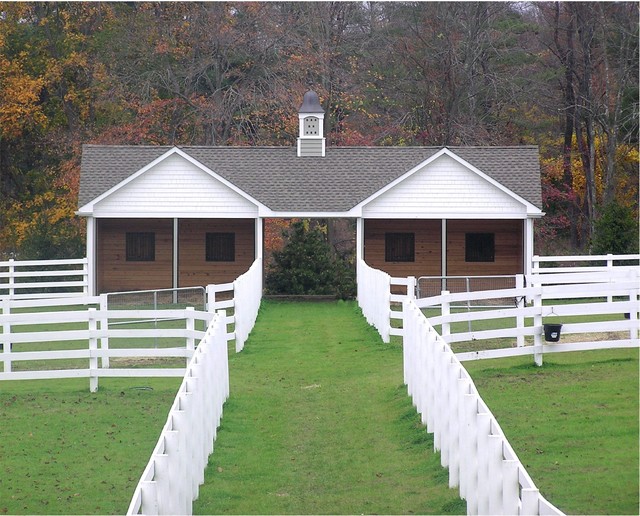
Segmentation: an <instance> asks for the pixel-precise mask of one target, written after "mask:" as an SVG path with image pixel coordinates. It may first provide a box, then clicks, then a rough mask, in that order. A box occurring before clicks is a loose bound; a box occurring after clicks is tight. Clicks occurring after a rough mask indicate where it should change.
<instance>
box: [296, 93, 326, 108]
mask: <svg viewBox="0 0 640 516" xmlns="http://www.w3.org/2000/svg"><path fill="white" fill-rule="evenodd" d="M298 112H299V113H324V109H322V106H321V105H320V99H319V98H318V94H317V93H316V92H315V91H313V90H309V91H307V92H306V93H305V94H304V97H303V99H302V105H301V106H300V109H299V110H298Z"/></svg>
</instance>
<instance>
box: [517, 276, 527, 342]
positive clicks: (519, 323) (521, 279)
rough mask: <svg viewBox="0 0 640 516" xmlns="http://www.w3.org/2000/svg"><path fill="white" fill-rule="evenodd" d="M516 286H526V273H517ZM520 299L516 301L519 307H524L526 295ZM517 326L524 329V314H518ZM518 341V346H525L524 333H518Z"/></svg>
mask: <svg viewBox="0 0 640 516" xmlns="http://www.w3.org/2000/svg"><path fill="white" fill-rule="evenodd" d="M516 288H524V275H522V274H516ZM516 299H517V300H518V301H517V303H516V307H517V308H518V309H522V308H524V306H525V302H524V299H525V297H524V296H519V297H517V298H516ZM516 328H517V329H518V330H522V329H524V316H522V315H518V316H517V317H516ZM516 342H517V345H518V347H522V346H524V335H522V334H518V336H517V337H516Z"/></svg>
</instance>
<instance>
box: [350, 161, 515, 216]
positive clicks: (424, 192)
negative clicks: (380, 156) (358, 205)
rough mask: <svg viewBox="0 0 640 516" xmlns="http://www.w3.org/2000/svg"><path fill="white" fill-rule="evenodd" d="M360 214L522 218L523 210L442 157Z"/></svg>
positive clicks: (474, 174) (508, 197)
mask: <svg viewBox="0 0 640 516" xmlns="http://www.w3.org/2000/svg"><path fill="white" fill-rule="evenodd" d="M362 214H363V216H364V217H371V218H376V217H383V218H413V217H420V218H502V217H504V218H513V217H522V218H524V217H526V207H525V206H524V205H523V204H522V203H520V202H518V201H517V200H516V199H514V198H513V197H511V196H510V195H508V194H507V193H505V192H503V191H502V190H500V189H499V188H498V187H496V186H494V185H493V184H491V183H490V182H489V181H487V180H486V179H484V178H483V177H481V176H479V175H478V174H476V173H475V172H473V171H472V170H469V169H468V168H466V167H465V166H463V165H462V164H460V163H458V162H457V161H456V160H454V159H453V158H451V157H449V156H441V157H440V158H438V159H436V160H435V161H433V162H431V163H430V164H428V165H426V166H425V167H424V168H423V169H422V170H418V171H417V172H415V173H414V174H413V175H411V176H410V177H408V178H406V179H405V180H404V181H402V182H400V183H398V184H397V185H395V186H394V187H393V188H391V189H390V190H388V191H386V192H385V193H383V194H382V195H380V196H379V197H377V198H375V199H373V200H372V201H370V202H369V203H368V204H366V205H365V206H363V209H362Z"/></svg>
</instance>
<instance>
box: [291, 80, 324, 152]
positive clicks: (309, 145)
mask: <svg viewBox="0 0 640 516" xmlns="http://www.w3.org/2000/svg"><path fill="white" fill-rule="evenodd" d="M298 118H299V121H300V132H299V137H298V156H300V157H304V156H320V157H322V156H324V153H325V139H324V134H323V133H324V110H323V109H322V106H321V105H320V99H319V98H318V94H317V93H316V92H315V91H308V92H307V93H305V94H304V98H303V100H302V105H301V106H300V109H299V110H298Z"/></svg>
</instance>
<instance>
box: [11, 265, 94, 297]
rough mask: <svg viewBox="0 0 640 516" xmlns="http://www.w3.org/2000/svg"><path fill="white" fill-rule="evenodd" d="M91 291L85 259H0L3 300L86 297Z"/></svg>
mask: <svg viewBox="0 0 640 516" xmlns="http://www.w3.org/2000/svg"><path fill="white" fill-rule="evenodd" d="M88 292H89V269H88V261H87V259H86V258H81V259H76V260H26V261H16V260H8V261H4V262H0V299H2V298H9V299H34V298H48V297H70V296H83V295H84V296H86V295H87V294H88Z"/></svg>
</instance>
